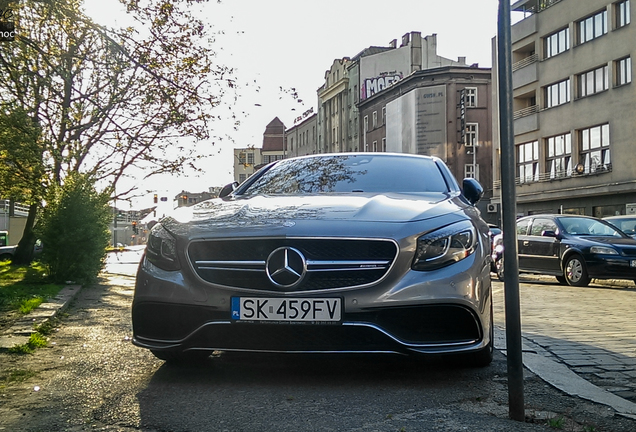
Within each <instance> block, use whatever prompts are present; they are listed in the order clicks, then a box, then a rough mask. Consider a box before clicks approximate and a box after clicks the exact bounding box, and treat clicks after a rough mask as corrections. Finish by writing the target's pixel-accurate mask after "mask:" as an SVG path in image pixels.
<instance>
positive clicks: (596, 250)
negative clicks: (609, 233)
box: [590, 246, 618, 255]
mask: <svg viewBox="0 0 636 432" xmlns="http://www.w3.org/2000/svg"><path fill="white" fill-rule="evenodd" d="M590 252H592V253H593V254H602V255H618V251H617V250H616V249H614V248H611V247H607V246H592V247H591V248H590Z"/></svg>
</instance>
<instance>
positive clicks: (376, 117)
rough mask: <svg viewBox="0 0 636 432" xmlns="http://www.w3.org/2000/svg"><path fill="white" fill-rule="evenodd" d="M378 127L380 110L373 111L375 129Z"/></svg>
mask: <svg viewBox="0 0 636 432" xmlns="http://www.w3.org/2000/svg"><path fill="white" fill-rule="evenodd" d="M376 127H378V112H377V111H373V129H375V128H376Z"/></svg>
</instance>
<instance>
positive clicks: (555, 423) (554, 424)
mask: <svg viewBox="0 0 636 432" xmlns="http://www.w3.org/2000/svg"><path fill="white" fill-rule="evenodd" d="M548 426H550V427H551V428H553V429H563V427H564V426H565V419H564V418H563V417H555V418H552V419H550V420H548Z"/></svg>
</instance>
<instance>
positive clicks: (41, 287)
mask: <svg viewBox="0 0 636 432" xmlns="http://www.w3.org/2000/svg"><path fill="white" fill-rule="evenodd" d="M63 287H64V285H61V284H52V283H48V279H47V271H46V267H44V266H43V265H42V264H40V263H37V262H35V263H32V264H31V265H24V266H18V265H11V264H10V263H8V262H3V263H0V312H3V311H19V312H20V313H23V314H27V313H29V312H30V311H31V310H33V309H35V308H36V307H38V306H39V305H40V303H42V302H44V301H46V300H47V299H49V298H51V297H54V296H56V295H57V293H59V292H60V290H61V289H62V288H63Z"/></svg>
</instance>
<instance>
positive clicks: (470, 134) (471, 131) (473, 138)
mask: <svg viewBox="0 0 636 432" xmlns="http://www.w3.org/2000/svg"><path fill="white" fill-rule="evenodd" d="M478 132H479V125H478V124H477V123H466V147H475V146H476V145H477V142H478V136H477V135H478Z"/></svg>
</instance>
